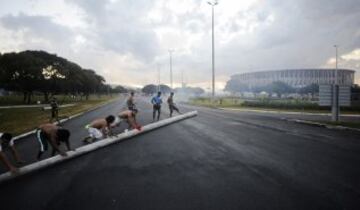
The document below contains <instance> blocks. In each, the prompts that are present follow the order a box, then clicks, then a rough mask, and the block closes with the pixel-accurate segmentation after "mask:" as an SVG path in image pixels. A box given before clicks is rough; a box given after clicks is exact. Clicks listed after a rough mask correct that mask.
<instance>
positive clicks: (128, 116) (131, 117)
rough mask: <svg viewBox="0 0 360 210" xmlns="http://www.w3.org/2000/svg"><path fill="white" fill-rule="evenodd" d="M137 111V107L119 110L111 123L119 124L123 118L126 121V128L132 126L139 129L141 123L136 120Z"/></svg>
mask: <svg viewBox="0 0 360 210" xmlns="http://www.w3.org/2000/svg"><path fill="white" fill-rule="evenodd" d="M137 113H138V110H137V109H133V110H126V111H123V112H120V113H119V115H118V117H117V118H116V120H115V122H114V123H113V125H114V126H119V125H120V123H121V122H122V121H124V120H125V121H126V122H127V123H128V129H130V128H133V129H137V130H139V131H141V128H142V127H141V125H140V124H138V123H137V121H136V115H137Z"/></svg>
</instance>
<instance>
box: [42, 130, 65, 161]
mask: <svg viewBox="0 0 360 210" xmlns="http://www.w3.org/2000/svg"><path fill="white" fill-rule="evenodd" d="M36 138H37V140H38V142H39V147H40V148H39V152H38V155H37V159H38V160H40V158H41V156H42V154H43V153H44V152H45V151H47V150H48V147H49V146H48V145H49V143H50V145H51V147H52V153H51V154H52V156H54V155H55V153H56V152H58V153H59V154H60V155H61V156H67V154H66V152H64V151H62V150H61V149H60V148H59V146H60V144H61V143H62V142H64V143H65V144H66V147H67V149H68V151H69V150H71V148H70V142H69V138H70V131H69V130H67V129H64V128H62V127H59V126H57V125H54V124H51V123H47V124H43V125H40V126H39V128H38V129H37V130H36Z"/></svg>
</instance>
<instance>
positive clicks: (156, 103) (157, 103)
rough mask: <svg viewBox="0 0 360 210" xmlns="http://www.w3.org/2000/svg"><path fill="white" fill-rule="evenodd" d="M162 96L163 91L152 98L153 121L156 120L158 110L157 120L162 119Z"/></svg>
mask: <svg viewBox="0 0 360 210" xmlns="http://www.w3.org/2000/svg"><path fill="white" fill-rule="evenodd" d="M160 96H161V92H158V93H157V95H156V96H154V97H153V98H152V99H151V104H152V105H153V122H154V121H155V116H156V112H157V113H158V115H157V120H158V121H159V119H160V114H161V104H162V99H161V97H160Z"/></svg>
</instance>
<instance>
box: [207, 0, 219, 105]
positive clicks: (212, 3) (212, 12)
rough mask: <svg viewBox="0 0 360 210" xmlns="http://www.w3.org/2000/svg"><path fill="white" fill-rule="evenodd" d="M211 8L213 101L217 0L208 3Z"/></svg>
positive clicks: (213, 89)
mask: <svg viewBox="0 0 360 210" xmlns="http://www.w3.org/2000/svg"><path fill="white" fill-rule="evenodd" d="M208 4H209V5H210V6H211V20H212V23H211V28H212V94H211V95H212V99H213V100H214V98H215V41H214V40H215V35H214V7H215V6H216V5H217V4H218V1H217V0H214V1H208Z"/></svg>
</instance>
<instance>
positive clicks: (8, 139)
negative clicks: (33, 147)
mask: <svg viewBox="0 0 360 210" xmlns="http://www.w3.org/2000/svg"><path fill="white" fill-rule="evenodd" d="M7 148H10V150H11V152H12V154H13V156H14V158H15V160H16V162H17V163H18V164H20V163H23V161H22V160H21V159H20V157H19V153H18V151H17V150H16V148H15V145H14V139H13V138H12V135H11V134H10V133H0V159H1V162H3V163H4V165H5V166H6V167H7V169H8V170H9V171H10V172H11V173H16V172H17V171H18V169H17V167H15V166H14V165H13V164H11V162H10V161H9V159H8V158H7V156H6V154H5V152H4V150H5V149H7Z"/></svg>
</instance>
